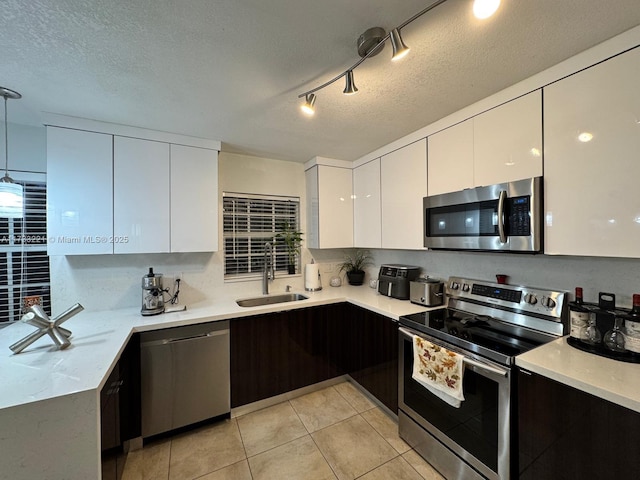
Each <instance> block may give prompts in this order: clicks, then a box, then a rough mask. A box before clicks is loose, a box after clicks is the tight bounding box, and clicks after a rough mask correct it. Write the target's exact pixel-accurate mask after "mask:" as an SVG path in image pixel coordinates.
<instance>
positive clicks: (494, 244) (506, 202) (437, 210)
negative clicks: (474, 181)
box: [423, 177, 543, 253]
mask: <svg viewBox="0 0 640 480" xmlns="http://www.w3.org/2000/svg"><path fill="white" fill-rule="evenodd" d="M542 198H543V196H542V177H535V178H530V179H526V180H518V181H515V182H508V183H501V184H497V185H491V186H487V187H477V188H469V189H467V190H462V191H460V192H453V193H444V194H441V195H433V196H430V197H424V199H423V210H424V246H425V247H427V248H431V249H443V250H486V251H502V252H524V253H539V252H542V245H543V243H542V201H543V200H542Z"/></svg>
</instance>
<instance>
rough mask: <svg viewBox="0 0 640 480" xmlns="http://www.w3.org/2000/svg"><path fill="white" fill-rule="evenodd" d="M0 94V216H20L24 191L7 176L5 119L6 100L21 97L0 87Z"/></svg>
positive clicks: (7, 145)
mask: <svg viewBox="0 0 640 480" xmlns="http://www.w3.org/2000/svg"><path fill="white" fill-rule="evenodd" d="M0 95H2V97H4V159H5V171H4V177H2V178H0V218H22V217H23V216H24V209H23V201H24V191H23V188H22V185H20V184H18V183H16V182H14V181H13V179H12V178H11V177H10V176H9V133H8V132H9V123H8V121H7V100H8V99H9V98H11V99H13V100H17V99H20V98H22V95H20V94H19V93H18V92H16V91H14V90H10V89H8V88H5V87H0Z"/></svg>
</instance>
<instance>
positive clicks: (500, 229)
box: [498, 190, 507, 243]
mask: <svg viewBox="0 0 640 480" xmlns="http://www.w3.org/2000/svg"><path fill="white" fill-rule="evenodd" d="M506 199H507V191H506V190H500V195H499V196H498V234H499V235H500V243H507V234H506V232H505V231H504V202H505V200H506Z"/></svg>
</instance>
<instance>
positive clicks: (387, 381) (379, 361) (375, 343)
mask: <svg viewBox="0 0 640 480" xmlns="http://www.w3.org/2000/svg"><path fill="white" fill-rule="evenodd" d="M348 312H349V316H348V319H347V321H348V326H347V328H348V330H347V331H348V336H349V343H348V351H349V352H350V361H349V363H348V373H349V375H351V378H353V379H354V380H355V381H356V382H358V383H359V384H360V385H361V386H362V387H364V388H365V389H366V390H367V391H368V392H369V393H371V394H372V395H373V396H374V397H376V398H377V399H378V400H380V402H381V403H382V404H383V405H385V406H386V407H387V408H389V410H391V411H392V412H393V413H397V412H398V323H397V322H396V321H394V320H393V319H391V318H389V317H385V316H384V315H379V314H377V313H373V312H370V311H368V310H366V309H364V308H360V307H356V306H354V305H349V306H348Z"/></svg>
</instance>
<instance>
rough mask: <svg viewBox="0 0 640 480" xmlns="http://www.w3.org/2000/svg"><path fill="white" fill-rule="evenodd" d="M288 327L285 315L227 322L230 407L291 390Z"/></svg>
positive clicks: (274, 314)
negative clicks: (229, 357)
mask: <svg viewBox="0 0 640 480" xmlns="http://www.w3.org/2000/svg"><path fill="white" fill-rule="evenodd" d="M287 324H288V319H287V312H279V313H271V314H266V315H258V316H255V317H248V318H237V319H234V320H232V321H231V322H230V329H231V408H235V407H239V406H240V405H246V404H248V403H252V402H256V401H258V400H263V399H265V398H269V397H273V396H275V395H279V394H281V393H286V392H288V391H289V390H291V388H290V385H291V383H290V381H289V369H290V368H294V367H295V365H291V364H290V363H289V348H288V332H287Z"/></svg>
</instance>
